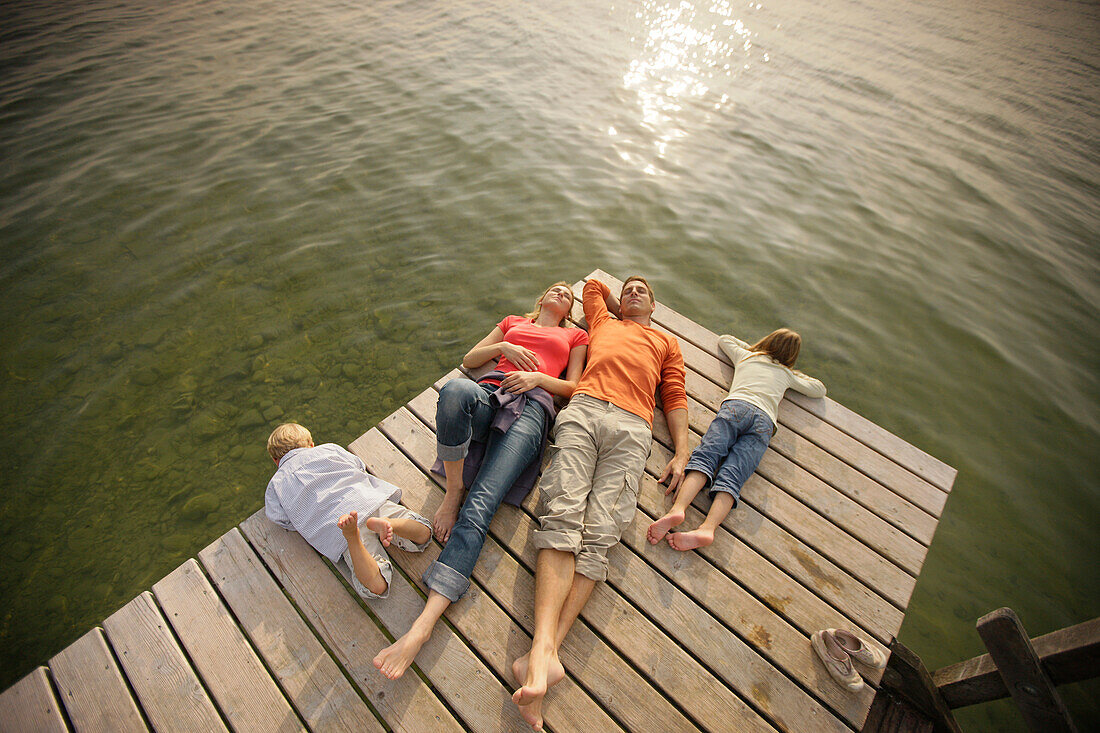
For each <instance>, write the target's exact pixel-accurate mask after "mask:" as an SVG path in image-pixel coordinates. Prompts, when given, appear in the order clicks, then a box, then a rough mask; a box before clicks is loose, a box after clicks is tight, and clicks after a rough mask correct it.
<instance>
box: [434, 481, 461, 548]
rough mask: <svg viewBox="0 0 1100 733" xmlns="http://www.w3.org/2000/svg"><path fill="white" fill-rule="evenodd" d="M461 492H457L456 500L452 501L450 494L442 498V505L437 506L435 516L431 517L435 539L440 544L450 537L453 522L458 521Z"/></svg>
mask: <svg viewBox="0 0 1100 733" xmlns="http://www.w3.org/2000/svg"><path fill="white" fill-rule="evenodd" d="M461 497H462V492H461V491H459V492H458V496H457V498H454V499H452V498H451V493H450V492H447V495H446V496H444V497H443V503H442V504H440V505H439V509H437V510H436V512H435V516H434V517H432V527H434V528H435V538H436V539H437V540H439V541H440V542H446V541H447V540H448V539H449V538H450V536H451V530H452V529H454V526H455V522H457V521H458V510H459V508H460V507H461V506H462V498H461Z"/></svg>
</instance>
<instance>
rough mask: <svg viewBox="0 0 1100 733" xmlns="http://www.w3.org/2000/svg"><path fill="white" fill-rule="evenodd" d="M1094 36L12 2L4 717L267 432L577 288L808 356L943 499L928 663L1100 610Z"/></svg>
mask: <svg viewBox="0 0 1100 733" xmlns="http://www.w3.org/2000/svg"><path fill="white" fill-rule="evenodd" d="M1098 38H1100V7H1098V6H1097V4H1096V3H1091V2H1055V1H1054V0H1034V1H1031V2H1025V1H1024V0H996V1H994V0H978V1H977V2H971V3H957V2H948V0H920V1H917V2H911V1H903V0H837V1H835V2H827V3H820V2H811V1H810V0H785V1H777V0H766V1H765V2H760V3H755V2H752V3H729V2H724V1H723V0H711V1H710V2H705V3H704V2H692V1H690V0H685V1H684V2H675V3H663V2H648V1H644V0H631V1H628V2H616V3H613V4H603V3H586V2H576V1H573V0H566V1H565V2H560V3H539V4H536V3H516V2H498V1H497V0H486V1H485V2H466V1H460V2H453V3H413V2H398V1H393V0H372V1H371V2H368V3H352V2H337V1H335V0H318V1H317V2H311V3H302V2H293V1H292V0H260V1H258V2H254V3H246V4H241V3H229V2H224V0H204V1H202V2H195V1H192V0H186V1H184V2H179V3H172V4H169V5H167V6H165V5H164V4H163V3H155V2H150V1H148V0H122V1H121V2H102V1H100V0H92V1H89V2H82V3H68V2H58V3H35V2H7V3H5V4H4V7H3V9H2V10H0V247H2V250H0V251H2V253H3V257H2V262H0V308H2V312H3V314H4V324H3V326H2V327H0V368H2V370H3V371H2V376H3V379H2V381H0V434H3V435H4V436H5V438H6V440H5V446H4V449H3V450H2V451H0V532H2V533H3V537H4V541H3V543H0V608H2V611H0V613H2V615H0V687H6V686H7V685H10V684H11V683H12V682H14V681H15V680H17V679H18V678H20V677H21V676H22V675H24V674H26V673H27V672H28V671H30V670H31V669H32V668H33V667H34V666H35V665H38V664H41V663H43V662H45V661H46V660H48V659H49V657H50V656H52V655H53V654H54V653H56V652H58V651H60V650H61V649H62V648H64V647H65V646H66V645H67V644H69V643H70V642H71V641H73V640H74V639H76V638H77V637H79V636H80V635H81V634H83V633H84V632H85V631H87V630H88V629H89V628H91V627H92V626H94V625H96V624H98V623H100V622H101V621H102V619H103V618H105V617H106V616H107V615H109V614H110V613H111V612H113V611H114V610H116V609H117V608H119V607H120V606H122V605H123V604H125V603H126V602H127V601H129V600H130V599H131V598H133V597H134V596H135V595H136V594H138V593H139V592H141V591H142V590H145V589H147V588H149V587H150V586H151V585H152V583H154V582H155V581H156V580H158V579H159V578H160V577H162V576H164V575H165V574H167V573H168V572H169V571H171V570H172V569H173V568H175V567H176V566H177V565H178V564H179V563H181V562H182V561H183V560H185V559H186V558H188V557H191V556H194V555H195V554H196V553H197V551H198V550H200V549H201V548H202V547H204V546H205V545H206V544H208V543H209V542H210V541H212V540H214V539H215V538H217V537H218V536H220V535H221V534H222V533H223V532H225V531H226V530H228V529H229V528H231V527H232V526H234V525H235V524H237V523H238V522H240V521H241V520H242V519H243V518H245V517H246V516H247V515H249V514H250V513H252V512H254V511H255V510H257V509H258V508H260V507H261V506H262V503H263V498H262V497H263V489H264V486H265V484H266V481H267V478H268V477H269V475H270V470H271V468H272V467H271V464H270V461H269V459H268V458H267V456H266V453H265V451H264V440H265V439H266V437H267V434H268V433H269V432H270V430H271V428H272V427H273V426H274V425H275V424H277V423H279V422H283V421H286V420H295V421H298V422H301V423H304V424H305V425H307V426H308V427H310V428H311V429H312V431H313V434H314V436H315V437H317V438H318V439H320V440H324V441H333V442H338V443H342V444H347V443H349V442H350V441H352V440H353V439H355V438H356V437H357V436H359V435H360V434H361V433H363V432H364V431H365V430H367V429H368V428H369V427H371V426H372V425H373V424H375V423H376V422H377V421H378V420H380V419H381V418H382V417H384V416H386V415H387V414H389V413H390V412H392V411H393V410H395V409H396V408H397V407H399V406H400V405H402V404H404V403H405V402H406V401H408V400H409V399H410V398H411V397H412V396H413V395H415V394H416V393H418V392H419V391H420V390H422V389H423V388H425V387H426V386H428V385H429V384H431V383H432V382H433V381H434V380H435V379H437V378H438V377H439V376H440V375H442V374H443V373H444V372H446V371H447V370H449V369H451V368H452V367H453V366H455V365H456V364H457V363H458V361H459V360H460V358H461V356H462V354H463V353H464V352H465V350H466V349H467V348H468V347H469V346H470V345H471V344H473V343H474V342H475V341H476V340H477V339H479V338H480V337H481V336H483V335H484V334H485V333H486V332H488V331H489V330H490V329H491V328H492V326H493V324H494V323H496V322H497V321H498V320H499V319H500V318H501V317H502V316H503V315H505V314H508V313H516V312H523V311H524V310H525V309H526V308H527V306H528V305H529V304H530V302H531V301H532V300H533V298H534V297H535V296H536V295H537V294H538V293H539V292H540V291H541V289H542V288H543V287H545V285H547V284H549V283H550V282H552V281H555V280H559V279H564V280H569V281H575V280H577V279H579V278H581V277H583V276H584V275H585V274H587V273H588V272H590V271H591V270H593V269H595V268H597V267H598V268H602V269H604V270H607V271H608V272H610V273H612V274H614V275H617V276H619V277H624V276H626V275H629V274H633V273H641V274H644V275H646V276H647V277H648V278H649V280H650V282H651V283H652V284H653V286H654V288H655V290H656V292H657V295H658V297H659V299H660V300H662V301H663V302H665V303H666V304H668V305H669V306H671V307H672V308H674V309H676V310H678V311H680V312H681V313H683V314H684V315H686V316H688V317H690V318H692V319H693V320H695V321H697V322H699V323H701V324H703V325H704V326H707V327H708V328H710V329H712V330H714V331H717V332H731V333H734V334H737V335H739V336H741V337H742V338H746V339H749V340H752V339H755V338H756V337H758V336H760V335H762V334H764V333H766V332H768V331H770V330H772V329H773V328H776V327H779V326H781V325H787V326H790V327H792V328H795V329H796V330H798V331H800V332H801V333H802V335H803V337H804V339H805V346H804V348H803V352H802V353H803V355H802V357H801V360H800V366H801V367H802V368H804V369H805V370H806V371H807V372H809V373H811V374H814V375H815V376H818V377H820V378H821V379H822V380H823V381H824V382H825V383H826V384H827V385H828V387H829V391H830V396H832V397H833V398H834V399H836V400H837V401H839V402H841V403H843V404H844V405H847V406H848V407H850V408H852V409H854V410H856V411H857V412H859V413H861V414H863V415H865V416H866V417H868V418H869V419H871V420H873V421H874V422H876V423H878V424H880V425H882V426H884V427H885V428H887V429H889V430H890V431H892V432H894V433H896V434H898V435H900V436H901V437H903V438H904V439H906V440H908V441H909V442H911V443H913V444H915V445H916V446H918V447H920V448H922V449H923V450H925V451H927V452H929V453H931V454H932V455H935V456H936V457H938V458H940V459H941V460H943V461H945V462H947V463H949V464H951V465H952V466H954V467H956V468H958V470H959V476H958V479H957V481H956V482H955V487H954V491H953V492H952V494H951V496H950V499H949V501H948V503H947V508H946V511H945V513H944V516H943V519H942V521H941V523H940V526H939V530H938V532H937V534H936V537H935V541H934V543H933V545H932V548H931V550H930V552H929V554H928V558H927V561H926V564H925V566H924V570H923V573H922V575H921V577H920V580H919V582H918V584H917V588H916V591H915V593H914V596H913V599H912V602H911V605H910V607H909V612H908V615H907V618H906V621H905V625H904V626H903V628H902V632H901V639H902V641H903V642H905V643H906V644H908V645H909V646H910V647H911V648H913V649H914V650H915V651H916V652H917V653H918V654H920V655H921V656H922V657H923V659H924V661H925V662H926V664H927V665H928V666H929V667H930V668H933V669H935V668H936V667H939V666H942V665H945V664H948V663H951V662H954V661H957V660H959V659H963V658H966V657H969V656H971V655H974V654H977V653H980V652H982V650H983V649H982V646H981V642H980V640H979V638H978V636H977V634H976V633H975V631H974V621H975V620H976V619H977V618H978V617H979V616H981V615H983V614H984V613H986V612H988V611H990V610H992V609H994V608H997V607H1000V606H1010V607H1012V608H1014V609H1016V611H1017V612H1018V613H1019V614H1020V616H1021V618H1022V620H1023V622H1024V624H1025V625H1026V627H1027V629H1028V630H1029V632H1031V633H1032V634H1033V635H1038V634H1041V633H1045V632H1049V631H1052V630H1054V629H1057V628H1061V627H1064V626H1067V625H1070V624H1074V623H1078V622H1081V621H1084V620H1087V619H1090V618H1093V617H1095V616H1097V615H1100V582H1098V573H1097V570H1096V560H1097V558H1098V553H1100V532H1098V531H1097V517H1098V509H1100V458H1098V456H1100V451H1098V450H1097V448H1098V434H1100V410H1098V407H1100V381H1098V378H1097V372H1098V367H1100V340H1098V336H1100V325H1098V318H1097V313H1098V307H1100V235H1098V232H1100V134H1098V131H1100V127H1098V125H1097V122H1096V121H1097V119H1098V118H1100V43H1097V39H1098ZM1097 692H1100V685H1097V684H1096V683H1095V682H1092V683H1086V684H1082V685H1072V686H1069V687H1067V688H1064V693H1065V695H1066V698H1067V701H1068V703H1069V705H1070V708H1071V710H1072V711H1073V713H1074V715H1075V716H1076V718H1077V722H1078V724H1079V725H1080V726H1081V727H1082V729H1086V728H1088V727H1090V724H1092V725H1097V724H1100V701H1098V696H1097ZM960 720H961V721H962V722H963V724H964V727H965V728H966V729H967V730H1008V731H1011V730H1023V726H1022V724H1021V723H1020V721H1019V719H1018V717H1017V716H1016V714H1015V713H1014V711H1013V709H1012V707H1011V705H1009V704H1007V703H996V704H991V705H986V706H982V707H979V708H975V709H972V710H968V711H964V712H962V713H961V714H960Z"/></svg>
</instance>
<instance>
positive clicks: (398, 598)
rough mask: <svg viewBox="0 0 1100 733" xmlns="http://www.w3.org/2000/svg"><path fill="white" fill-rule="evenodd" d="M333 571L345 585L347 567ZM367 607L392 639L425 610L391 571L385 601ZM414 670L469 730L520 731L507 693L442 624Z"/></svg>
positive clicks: (339, 566)
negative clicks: (423, 677) (426, 679)
mask: <svg viewBox="0 0 1100 733" xmlns="http://www.w3.org/2000/svg"><path fill="white" fill-rule="evenodd" d="M397 554H398V553H397V552H394V553H392V555H394V556H396V555H397ZM417 555H420V556H422V553H412V554H406V556H405V557H401V558H400V560H406V559H407V558H408V557H413V556H417ZM395 559H396V558H395ZM336 569H337V570H339V571H340V572H341V574H343V575H344V577H345V578H346V579H347V580H348V582H349V583H350V581H351V569H350V568H349V567H348V566H347V564H346V563H345V562H343V561H342V560H341V561H340V562H339V563H337V565H336ZM367 606H369V607H370V609H371V611H373V612H374V615H375V616H376V617H377V618H378V619H379V620H380V621H381V622H382V623H383V624H384V625H385V627H386V630H387V631H389V633H390V635H391V636H393V637H394V638H397V637H400V636H401V635H402V634H404V633H405V632H406V631H408V630H409V627H410V626H412V622H413V621H414V620H415V619H416V617H417V616H418V615H419V614H420V611H421V610H423V608H424V599H423V598H422V597H421V596H420V595H418V594H417V592H416V590H415V589H414V588H413V586H411V585H410V584H409V582H408V581H407V580H405V578H404V577H402V576H401V575H400V574H399V573H394V576H393V578H392V580H391V581H390V593H389V597H388V598H386V599H384V600H369V601H367ZM415 666H416V668H417V669H419V670H420V671H421V672H422V673H423V674H424V676H425V677H427V678H428V681H429V682H430V683H431V685H432V687H433V689H434V690H435V692H436V694H437V695H439V696H440V697H442V698H443V699H444V700H445V701H446V702H447V703H448V704H449V705H450V706H451V709H453V710H454V711H455V712H456V713H458V715H459V716H460V717H461V718H462V721H463V722H464V723H465V724H466V726H467V727H468V728H470V729H471V730H477V731H490V730H500V731H508V730H522V729H523V728H524V727H525V726H526V723H525V721H524V720H523V717H522V716H521V715H520V714H519V708H517V707H516V706H515V704H514V703H513V702H512V691H511V690H510V689H508V688H506V687H505V686H504V685H503V683H502V682H501V678H499V677H497V676H496V675H495V674H494V673H493V671H492V670H490V669H489V668H488V667H487V666H486V665H485V663H484V662H482V661H481V660H480V659H478V657H477V655H476V654H475V653H474V652H473V651H472V650H471V649H470V648H469V647H467V646H466V644H465V643H464V642H463V641H462V640H461V639H460V638H458V636H457V635H456V634H455V633H454V632H453V631H452V630H451V629H450V628H449V627H448V626H447V625H446V624H437V625H436V629H435V631H434V632H433V633H432V637H431V638H430V639H429V640H428V641H427V642H426V643H425V644H424V646H423V647H421V651H420V654H418V655H417V661H416V663H415ZM406 674H408V673H406Z"/></svg>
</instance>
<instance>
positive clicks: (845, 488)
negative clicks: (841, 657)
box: [575, 306, 942, 575]
mask: <svg viewBox="0 0 1100 733" xmlns="http://www.w3.org/2000/svg"><path fill="white" fill-rule="evenodd" d="M575 308H577V306H575ZM673 335H675V334H673ZM707 358H708V359H710V360H711V361H712V362H713V361H714V360H713V358H711V357H709V356H708V357H707ZM688 366H689V368H688V370H687V375H686V376H687V384H686V386H687V391H688V398H689V399H688V417H689V422H690V424H691V427H692V428H693V429H694V430H696V431H698V432H699V433H703V432H705V430H706V428H707V426H708V425H709V424H710V421H711V420H712V419H713V416H714V415H713V413H714V412H715V411H717V410H718V408H719V407H720V405H721V402H722V400H724V399H725V397H726V395H727V393H728V390H727V389H726V388H724V387H719V386H718V385H717V384H715V383H714V382H712V381H710V380H708V379H706V378H704V377H702V376H701V375H700V374H699V373H698V372H696V371H695V368H694V367H695V365H694V364H692V362H691V361H689V362H688ZM725 368H726V369H729V370H730V372H731V375H732V367H730V366H729V365H728V364H726V365H725ZM783 404H784V405H786V404H787V402H784V403H783ZM708 409H709V412H708ZM781 414H782V409H781ZM780 425H782V423H780ZM825 427H828V426H825ZM803 443H804V444H805V447H806V448H809V447H810V446H812V445H813V444H812V443H810V442H809V441H806V440H804V439H803ZM813 449H814V450H815V451H816V452H817V453H819V454H823V455H827V454H825V453H824V451H822V450H821V449H820V448H818V447H817V446H813ZM867 453H868V454H869V455H873V459H872V460H873V461H877V460H881V456H878V454H876V453H874V451H870V450H867ZM833 460H834V461H836V459H835V458H834V459H833ZM776 461H779V463H778V465H779V467H781V468H782V467H786V466H787V465H788V464H790V466H793V467H797V464H792V463H790V461H789V460H787V459H785V458H783V457H782V456H781V455H780V454H779V453H777V452H776V451H774V450H769V451H768V453H767V454H766V455H765V460H764V461H762V463H761V468H759V469H758V470H759V471H761V472H764V471H766V470H767V469H768V468H769V467H773V466H775V465H776ZM798 468H801V467H798ZM849 468H850V467H849ZM803 470H804V469H803ZM806 477H807V480H809V481H810V484H809V485H808V486H803V484H802V483H801V482H799V481H795V482H794V483H793V484H792V485H791V486H790V487H788V486H787V484H786V482H785V481H782V480H775V481H774V483H776V484H778V485H781V486H783V488H784V489H786V490H789V491H791V492H792V494H793V495H798V498H799V499H800V500H801V501H803V502H804V503H807V504H808V505H810V506H813V507H814V508H815V509H817V510H818V511H819V512H822V513H827V512H828V516H831V517H835V518H836V520H837V521H842V522H845V528H846V529H847V530H848V531H849V532H851V533H853V534H856V535H857V536H859V537H860V538H861V539H863V540H864V541H865V542H867V540H868V536H869V535H868V533H873V534H872V535H870V536H873V537H874V540H872V541H870V542H867V544H869V545H870V546H872V547H874V548H875V549H876V550H877V551H878V552H880V554H883V555H884V556H886V557H889V558H890V559H891V560H892V561H893V562H895V563H897V564H899V565H901V566H902V567H904V568H906V569H908V570H909V571H910V572H911V573H912V574H913V575H915V574H916V570H917V569H919V567H920V564H921V563H922V562H923V558H924V555H925V553H926V548H925V547H924V546H923V545H921V544H920V543H919V542H917V541H915V540H914V539H913V538H912V537H911V536H909V535H908V534H907V533H906V532H904V531H902V530H901V529H898V528H897V527H895V526H893V525H891V524H890V523H889V522H888V521H887V520H886V519H884V518H883V517H888V518H889V517H892V516H893V515H896V514H903V515H905V516H906V518H908V519H913V520H914V521H915V524H914V529H913V530H912V532H914V533H916V532H922V531H923V532H924V533H925V534H926V535H927V536H928V537H929V539H930V537H931V534H930V530H934V527H932V528H930V527H929V526H928V524H927V519H929V516H928V515H927V514H926V513H924V512H922V511H921V510H919V509H918V508H916V507H914V506H912V505H911V504H910V503H909V502H908V501H906V500H905V499H904V498H902V497H901V496H899V495H898V494H896V493H894V492H893V491H890V490H888V489H886V488H885V487H879V489H877V490H875V491H869V490H867V487H866V486H864V487H863V488H864V491H863V492H862V494H861V495H860V496H859V498H860V499H861V500H862V501H864V502H865V503H867V504H869V505H870V506H871V507H872V508H868V506H863V505H861V504H860V503H858V502H857V501H855V500H853V499H852V498H851V497H850V496H849V495H853V496H854V495H855V494H856V492H855V491H854V490H853V489H851V488H849V485H848V484H843V483H842V484H839V486H840V488H841V491H840V492H838V491H836V490H828V491H821V490H820V488H814V490H810V486H813V485H814V484H817V485H823V486H824V485H826V484H824V482H822V481H821V480H820V479H818V478H817V477H816V476H813V475H812V474H810V473H808V472H807V473H806ZM870 483H871V484H873V483H874V482H870ZM830 488H831V487H830ZM857 488H858V485H857ZM936 493H937V494H939V495H940V496H942V494H940V493H939V492H936ZM823 504H824V506H822V505H823ZM876 511H877V512H879V514H881V515H882V516H879V515H876V514H875V512H876ZM921 514H923V515H924V518H923V519H922V518H921V517H920V515H921ZM861 533H862V534H861Z"/></svg>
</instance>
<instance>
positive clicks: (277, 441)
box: [267, 422, 313, 461]
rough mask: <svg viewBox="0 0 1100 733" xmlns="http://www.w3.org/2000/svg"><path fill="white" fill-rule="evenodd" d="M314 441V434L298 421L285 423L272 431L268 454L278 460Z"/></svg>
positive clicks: (268, 440) (269, 438)
mask: <svg viewBox="0 0 1100 733" xmlns="http://www.w3.org/2000/svg"><path fill="white" fill-rule="evenodd" d="M312 442H313V436H312V435H310V434H309V431H308V430H306V429H305V428H303V427H302V426H301V425H299V424H298V423H296V422H287V423H283V424H282V425H280V426H279V427H277V428H275V429H274V430H272V431H271V435H270V436H269V437H268V439H267V454H268V455H269V456H271V459H272V460H273V461H278V460H279V459H280V458H282V457H283V456H285V455H286V454H287V453H289V452H290V451H292V450H294V449H295V448H306V447H308V446H309V444H310V443H312Z"/></svg>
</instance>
